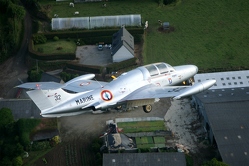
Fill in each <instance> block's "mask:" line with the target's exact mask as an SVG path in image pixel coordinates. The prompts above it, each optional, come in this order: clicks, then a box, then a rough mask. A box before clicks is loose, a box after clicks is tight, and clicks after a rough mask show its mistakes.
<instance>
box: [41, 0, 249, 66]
mask: <svg viewBox="0 0 249 166" xmlns="http://www.w3.org/2000/svg"><path fill="white" fill-rule="evenodd" d="M179 1H180V2H179V3H178V5H176V6H160V7H159V6H158V4H157V3H156V1H155V0H136V1H133V0H123V1H108V2H106V4H107V7H105V8H104V7H102V4H103V2H99V3H98V2H96V3H81V4H75V7H74V8H73V7H69V2H55V1H47V0H46V1H40V3H41V4H43V5H47V4H48V3H49V4H50V5H51V7H49V8H48V9H47V10H48V11H49V15H50V16H51V17H52V16H53V15H54V14H58V15H59V17H74V15H73V13H74V12H75V11H79V13H80V14H79V15H77V17H86V16H103V15H124V14H141V16H142V22H145V21H146V20H147V21H148V22H149V28H148V29H147V30H146V32H145V36H144V37H145V43H144V51H143V60H144V64H148V63H153V62H159V61H164V62H168V63H169V64H171V65H180V64H195V65H197V66H198V67H199V68H200V69H210V68H229V67H239V66H243V67H246V68H249V63H248V61H249V51H248V48H249V31H248V26H249V17H248V15H249V10H248V6H249V1H248V0H240V1H234V0H219V1H217V0H209V1H206V0H188V1H183V0H179ZM159 19H160V20H162V21H163V22H164V21H167V22H169V23H170V26H172V27H173V28H174V31H172V32H170V33H161V32H159V31H158V28H159V27H160V25H159V23H158V21H157V20H159Z"/></svg>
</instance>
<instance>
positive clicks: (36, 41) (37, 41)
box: [33, 34, 47, 44]
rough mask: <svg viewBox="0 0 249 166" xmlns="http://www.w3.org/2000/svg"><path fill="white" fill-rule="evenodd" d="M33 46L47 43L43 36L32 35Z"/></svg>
mask: <svg viewBox="0 0 249 166" xmlns="http://www.w3.org/2000/svg"><path fill="white" fill-rule="evenodd" d="M33 41H34V44H43V43H46V42H47V38H46V37H45V36H44V35H43V34H34V35H33Z"/></svg>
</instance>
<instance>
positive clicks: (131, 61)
mask: <svg viewBox="0 0 249 166" xmlns="http://www.w3.org/2000/svg"><path fill="white" fill-rule="evenodd" d="M136 60H137V58H135V57H134V58H131V59H127V60H125V61H122V62H119V63H112V64H110V65H108V66H107V67H106V73H107V74H110V73H111V72H114V71H118V70H121V69H124V68H127V67H129V66H134V65H135V64H136Z"/></svg>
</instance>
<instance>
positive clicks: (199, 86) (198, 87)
mask: <svg viewBox="0 0 249 166" xmlns="http://www.w3.org/2000/svg"><path fill="white" fill-rule="evenodd" d="M215 83H216V80H206V81H203V82H199V83H195V84H194V85H193V86H192V87H190V88H186V90H185V91H184V92H182V93H181V94H180V95H178V96H175V97H174V98H173V99H181V98H182V97H186V96H190V95H193V94H196V93H199V92H202V91H204V90H207V89H209V88H210V87H212V86H213V85H214V84H215Z"/></svg>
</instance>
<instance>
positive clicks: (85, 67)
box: [67, 62, 103, 74]
mask: <svg viewBox="0 0 249 166" xmlns="http://www.w3.org/2000/svg"><path fill="white" fill-rule="evenodd" d="M67 67H68V68H70V69H74V70H79V71H84V72H87V73H94V74H99V73H102V69H103V67H101V66H91V65H82V64H76V63H73V62H68V63H67Z"/></svg>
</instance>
